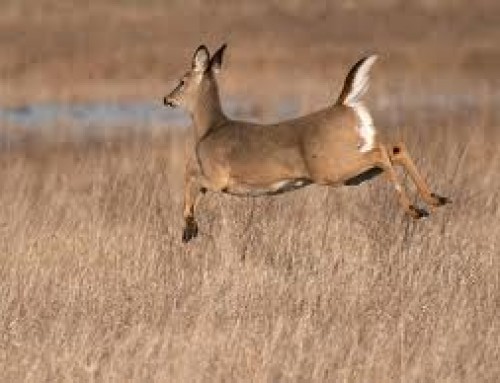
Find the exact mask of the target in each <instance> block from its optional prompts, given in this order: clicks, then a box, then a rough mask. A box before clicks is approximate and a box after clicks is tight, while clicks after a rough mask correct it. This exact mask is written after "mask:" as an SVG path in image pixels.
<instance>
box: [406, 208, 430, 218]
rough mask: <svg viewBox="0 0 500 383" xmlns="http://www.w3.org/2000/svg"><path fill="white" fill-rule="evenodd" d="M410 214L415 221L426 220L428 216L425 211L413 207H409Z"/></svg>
mask: <svg viewBox="0 0 500 383" xmlns="http://www.w3.org/2000/svg"><path fill="white" fill-rule="evenodd" d="M410 214H411V216H412V217H413V218H415V219H421V218H426V217H428V216H429V212H428V211H427V210H425V209H421V208H419V207H416V206H413V205H411V206H410Z"/></svg>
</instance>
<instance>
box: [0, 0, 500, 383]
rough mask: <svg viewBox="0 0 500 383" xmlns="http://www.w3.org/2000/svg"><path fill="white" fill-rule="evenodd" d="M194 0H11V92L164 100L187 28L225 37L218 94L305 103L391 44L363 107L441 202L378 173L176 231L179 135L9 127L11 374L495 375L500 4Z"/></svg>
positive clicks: (323, 98)
mask: <svg viewBox="0 0 500 383" xmlns="http://www.w3.org/2000/svg"><path fill="white" fill-rule="evenodd" d="M198 3H199V2H197V1H194V0H193V1H186V2H176V1H173V2H171V3H168V4H167V3H166V2H161V1H156V0H148V1H145V2H139V1H136V0H122V1H118V0H106V1H102V2H100V3H99V4H95V7H94V6H92V7H91V6H90V5H89V2H83V1H81V2H79V1H76V0H73V1H70V2H56V1H55V0H43V1H40V2H39V3H37V4H41V5H40V6H38V7H33V4H34V2H33V1H30V0H19V1H18V0H16V1H13V0H1V1H0V4H1V5H2V7H3V10H4V12H2V13H1V14H0V20H1V22H0V52H1V54H0V71H1V73H2V78H1V80H0V84H1V85H2V86H1V88H2V89H1V90H0V101H1V104H2V105H25V104H29V103H31V102H42V101H50V100H58V101H64V102H71V101H75V100H109V99H112V100H116V99H120V100H121V99H144V98H148V97H149V98H154V99H159V98H160V97H161V96H162V95H163V93H165V92H166V91H168V82H169V81H170V80H172V79H175V78H177V76H178V74H179V73H180V71H182V69H183V68H184V67H185V65H186V63H187V62H188V60H189V58H190V54H191V51H192V49H193V47H194V46H196V45H197V44H198V43H199V40H200V36H203V37H205V36H206V37H207V40H208V42H209V43H210V44H212V45H215V44H218V43H219V41H220V40H222V39H223V38H224V37H226V36H229V38H230V40H231V41H230V42H231V44H232V45H230V49H231V48H232V46H233V45H234V51H231V50H229V51H228V53H229V56H228V60H227V68H228V69H227V74H224V75H223V78H222V83H223V87H222V88H223V91H224V92H225V93H230V94H240V95H243V96H244V97H247V96H248V97H249V98H250V97H255V98H253V101H252V102H254V103H256V104H257V105H265V104H266V103H267V102H270V100H272V98H273V97H278V96H281V95H283V94H285V93H286V92H289V93H291V94H295V95H296V96H297V100H298V102H299V103H300V110H302V111H304V112H305V111H310V110H312V109H315V108H317V107H319V106H322V105H324V104H326V103H327V102H328V100H330V97H331V95H332V94H335V93H336V92H337V90H338V89H339V87H340V81H341V79H342V78H343V75H344V73H345V71H346V69H347V68H346V67H347V65H348V63H350V62H351V61H352V60H353V59H356V58H357V57H358V55H359V54H361V53H363V52H365V51H366V50H367V49H371V48H373V47H375V48H376V49H379V50H381V49H384V50H385V48H386V50H387V52H388V55H387V56H386V57H385V58H384V59H382V60H381V62H380V67H379V68H378V69H376V71H375V72H374V73H375V74H374V82H373V85H372V88H371V90H370V95H369V97H368V98H367V100H368V104H369V105H370V106H371V107H372V108H373V110H374V115H375V119H376V121H377V122H378V125H379V126H380V128H381V129H382V132H383V133H384V134H391V136H393V137H395V139H400V138H403V139H405V140H406V141H407V143H408V147H409V149H410V152H411V153H412V154H413V156H414V158H415V160H416V162H417V165H418V166H419V167H420V168H421V170H422V172H423V173H424V175H425V176H426V178H427V179H428V180H429V182H430V184H431V185H432V186H433V188H434V189H435V190H436V191H437V192H439V193H442V194H443V195H446V196H449V197H450V198H451V199H452V201H453V203H452V204H451V205H447V206H445V207H442V208H439V209H437V210H436V211H435V212H434V213H433V214H431V216H430V217H429V218H428V219H426V220H422V221H418V222H415V221H412V220H411V219H409V218H408V217H406V216H405V215H404V214H403V212H402V210H401V208H400V207H399V205H398V203H397V201H396V198H395V196H394V193H393V190H392V189H391V187H390V186H389V185H388V184H387V183H386V182H385V181H384V179H383V178H382V177H380V178H379V179H375V180H373V181H372V182H370V183H368V184H363V185H362V186H360V187H356V188H355V187H343V188H337V189H331V188H325V187H316V186H311V187H308V188H305V189H301V190H298V191H295V192H292V193H288V194H284V195H280V196H275V197H268V198H254V199H252V198H237V197H231V196H227V195H215V194H207V195H206V196H205V197H204V199H203V200H202V203H201V204H200V211H199V223H200V229H201V234H200V236H199V238H197V239H196V240H194V241H193V242H192V243H190V244H189V245H183V244H182V242H181V231H182V226H183V221H182V179H183V162H184V148H185V146H186V140H187V137H186V136H187V134H186V132H185V131H184V130H179V129H172V130H170V131H169V130H162V131H149V130H145V131H144V132H142V133H140V132H135V133H134V134H128V135H127V134H121V135H120V136H119V137H118V136H117V137H114V138H113V137H107V138H106V139H102V140H94V139H93V140H85V139H74V137H72V136H70V135H69V134H68V133H67V132H66V130H65V126H63V125H62V126H55V127H52V128H53V129H52V130H50V131H51V132H57V133H53V134H52V133H51V134H49V133H47V132H29V133H27V132H24V131H23V130H22V129H20V128H19V127H15V126H9V125H8V124H5V123H3V122H2V121H0V123H1V126H0V381H1V382H404V383H410V382H449V383H455V382H467V383H469V382H473V383H476V382H481V383H483V382H488V383H495V382H498V381H500V320H499V313H500V176H499V175H500V116H499V112H498V111H499V99H498V93H497V88H496V87H497V85H498V80H497V78H496V77H497V76H496V73H498V66H499V64H500V53H499V52H500V51H499V50H498V48H496V46H495V44H494V42H495V39H496V38H497V37H500V32H499V30H498V24H495V22H496V18H497V15H498V14H499V13H498V11H497V10H498V9H500V8H498V6H496V5H495V4H494V2H489V1H484V0H483V1H482V2H478V4H479V5H476V6H474V7H469V6H468V4H469V3H468V2H461V1H444V2H440V3H438V2H433V1H430V0H429V1H423V0H422V1H420V2H417V1H415V2H411V6H408V7H406V6H404V5H403V4H401V3H400V2H398V1H397V0H384V1H381V2H378V3H374V2H373V3H372V2H368V1H365V2H359V3H358V2H343V3H342V4H344V3H345V7H340V6H339V7H332V8H330V7H329V6H325V7H326V8H325V9H326V10H325V9H323V8H322V7H321V6H311V7H307V6H305V5H304V4H305V3H304V2H302V1H299V0H295V1H288V2H277V1H276V2H275V1H270V2H266V3H264V2H256V3H255V4H256V5H245V6H243V5H242V6H240V7H238V6H234V7H232V8H231V7H229V5H228V4H229V3H228V2H221V3H220V4H224V7H223V6H221V5H217V6H216V5H215V2H214V4H212V3H210V4H212V6H206V7H204V8H202V10H201V11H199V12H198V11H197V12H194V15H195V19H197V21H195V22H194V27H191V26H186V25H185V24H183V23H182V22H181V21H182V17H187V16H190V15H191V16H192V15H193V10H197V9H198V8H196V4H198ZM217 4H219V3H217ZM266 4H269V5H266ZM356 4H358V5H359V4H361V5H360V6H356ZM439 4H441V5H439ZM443 4H444V5H443ZM42 5H43V6H42ZM170 7H171V8H170ZM465 9H467V13H464V10H465ZM110 10H111V11H112V12H111V11H110ZM222 10H224V12H223V11H222ZM160 11H161V12H164V13H161V12H160ZM219 11H220V12H219ZM495 11H496V13H495ZM190 12H191V13H190ZM322 12H323V13H325V14H326V15H327V16H328V17H331V18H332V20H333V21H332V22H331V23H330V22H327V21H325V17H320V15H321V14H322ZM412 12H413V13H412ZM347 14H350V15H351V16H352V17H354V18H355V20H356V22H355V27H352V25H350V23H349V22H347V21H346V19H345V17H346V15H347ZM109 15H114V16H112V17H111V16H110V17H109V18H108V17H107V16H109ZM228 15H229V16H231V18H228ZM370 15H375V16H373V19H372V18H371V17H372V16H370ZM390 15H393V16H394V15H399V16H400V17H401V19H400V20H399V21H398V20H396V21H395V18H394V17H390ZM163 16H165V20H166V21H165V20H163V19H162V17H163ZM208 16H210V17H211V18H212V19H211V20H212V22H210V23H208V22H204V21H203V20H204V17H208ZM238 20H240V22H239V23H238ZM370 20H372V21H373V23H372V24H371V25H372V26H373V29H372V31H371V32H370V31H367V30H366V28H364V26H363V25H365V24H363V23H362V22H363V21H370ZM258 21H259V22H261V23H263V24H262V25H265V26H267V27H268V28H261V27H260V24H259V23H258ZM292 25H299V27H297V28H298V29H293V32H291V31H292V28H291V26H292ZM312 25H313V26H314V28H312V27H311V26H312ZM429 25H434V28H431V29H428V28H427V26H429ZM495 25H496V29H495ZM349 27H351V28H349ZM424 31H425V33H423V32H424ZM399 32H401V33H403V32H404V34H399ZM287 35H288V36H287ZM120 36H121V37H120ZM161 38H164V39H165V40H166V44H163V43H162V41H161ZM330 38H331V39H332V41H333V42H334V43H333V44H329V43H328V40H329V39H330ZM311 41H313V42H314V44H309V43H310V42H311ZM252 42H254V43H255V44H256V45H257V47H255V50H254V51H252V52H250V51H249V47H250V45H251V43H252ZM259 44H260V45H259ZM308 44H309V45H308ZM294 45H296V46H297V52H294V51H292V52H291V51H290V50H291V49H292V48H293V47H294ZM231 52H232V53H231ZM297 58H298V59H297ZM330 63H331V66H330ZM377 65H378V64H377ZM377 70H378V72H377ZM224 76H225V77H224ZM255 79H259V80H260V81H256V80H255ZM290 79H294V80H295V81H294V82H293V83H292V81H290ZM262 84H266V85H265V86H263V85H262ZM256 85H257V86H256ZM271 90H272V92H271ZM430 92H434V93H436V94H438V96H439V97H434V98H432V97H429V98H428V99H427V98H426V97H425V95H426V94H427V93H430ZM457 92H465V93H466V95H467V96H468V97H469V98H470V100H472V101H470V100H469V101H467V102H463V100H462V99H461V98H460V97H456V96H457V95H459V96H460V95H462V94H461V93H457ZM271 93H272V94H271ZM422 95H424V97H422ZM255 100H257V101H255ZM415 100H417V101H418V102H417V101H415ZM419 100H420V101H419ZM422 100H424V101H425V102H422ZM461 100H462V101H461ZM18 135H21V136H25V139H23V140H21V141H20V142H23V143H24V144H21V145H16V146H12V147H11V146H9V145H8V142H9V137H13V136H18ZM2 140H3V141H2ZM401 176H402V177H403V175H402V174H401ZM406 181H408V180H406ZM406 184H407V186H408V188H409V190H410V191H412V192H413V194H414V192H415V190H414V189H412V187H411V184H409V183H408V182H406Z"/></svg>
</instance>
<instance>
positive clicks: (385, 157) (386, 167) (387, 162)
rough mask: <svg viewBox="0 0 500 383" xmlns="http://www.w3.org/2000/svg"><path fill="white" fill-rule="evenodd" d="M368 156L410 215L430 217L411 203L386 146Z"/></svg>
mask: <svg viewBox="0 0 500 383" xmlns="http://www.w3.org/2000/svg"><path fill="white" fill-rule="evenodd" d="M366 155H367V156H369V157H368V160H369V161H370V162H371V163H372V164H373V165H374V166H376V167H379V168H380V169H381V170H382V171H383V172H384V173H383V174H384V175H385V177H386V179H387V180H388V181H389V182H390V183H391V184H392V185H393V186H394V189H395V191H396V193H397V195H398V200H399V203H400V205H401V206H402V207H403V209H404V210H405V211H406V213H407V214H408V215H410V216H411V217H413V218H415V219H419V218H423V217H426V216H428V215H429V213H428V212H427V211H426V210H424V209H420V208H418V207H416V206H415V205H413V204H412V203H411V202H410V199H409V198H408V195H407V194H406V191H405V189H404V188H403V186H402V185H401V183H400V182H399V179H398V176H397V174H396V171H395V170H394V168H393V166H392V162H391V159H390V155H389V152H388V150H387V148H386V147H385V146H384V145H379V146H378V147H376V148H374V149H373V150H372V151H370V152H369V153H366Z"/></svg>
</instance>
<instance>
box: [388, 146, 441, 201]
mask: <svg viewBox="0 0 500 383" xmlns="http://www.w3.org/2000/svg"><path fill="white" fill-rule="evenodd" d="M389 156H390V159H391V162H392V163H393V164H394V165H399V166H402V167H403V168H404V169H405V170H406V172H407V173H408V174H409V175H410V177H411V179H412V180H413V183H414V184H415V186H416V187H417V190H418V193H419V195H420V196H421V197H422V199H423V200H424V201H425V203H427V204H428V205H430V206H442V205H445V204H447V203H449V202H450V200H449V199H448V198H446V197H442V196H440V195H438V194H436V193H433V192H431V190H430V188H429V186H428V184H427V183H426V182H425V180H424V178H423V177H422V175H421V174H420V172H419V171H418V169H417V167H416V166H415V163H414V162H413V160H412V159H411V157H410V154H409V152H408V150H407V148H406V145H405V144H404V143H399V144H397V145H393V146H392V147H391V150H390V151H389Z"/></svg>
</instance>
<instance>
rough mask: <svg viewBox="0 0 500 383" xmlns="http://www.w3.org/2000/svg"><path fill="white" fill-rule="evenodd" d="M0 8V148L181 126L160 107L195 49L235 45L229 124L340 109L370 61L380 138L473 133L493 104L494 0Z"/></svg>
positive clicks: (20, 2) (72, 3)
mask: <svg viewBox="0 0 500 383" xmlns="http://www.w3.org/2000/svg"><path fill="white" fill-rule="evenodd" d="M0 7H1V15H0V73H1V78H0V122H1V125H2V128H1V129H2V131H3V133H2V142H3V145H4V146H5V141H6V140H10V144H13V143H14V140H15V139H16V138H15V137H14V136H13V135H12V134H11V135H10V137H6V134H5V130H6V129H7V128H6V127H9V129H10V131H13V130H14V131H16V132H17V133H16V134H17V135H19V134H20V133H19V129H26V128H28V131H31V133H32V130H33V128H40V127H41V126H44V127H45V128H46V129H45V130H47V127H51V128H52V129H53V128H54V125H61V124H64V125H66V127H65V128H64V129H61V130H62V131H63V132H62V133H64V132H66V131H67V130H68V129H69V127H72V128H75V127H76V128H78V135H79V136H80V135H83V136H86V135H89V134H92V135H96V134H97V135H99V134H102V133H103V131H106V132H107V133H109V132H110V130H112V127H121V128H123V127H128V128H132V127H134V129H142V128H152V127H155V128H157V129H158V128H160V129H163V128H165V127H166V126H187V125H188V124H189V121H188V119H187V116H186V115H185V114H183V113H182V112H181V111H171V110H166V109H164V108H163V107H162V106H161V103H160V101H161V98H162V96H163V95H164V94H166V93H167V92H169V91H170V89H171V88H172V87H173V86H174V85H175V84H176V81H177V79H178V78H179V76H180V75H181V74H182V73H183V72H184V71H185V70H186V69H187V68H188V66H189V65H190V61H191V57H192V53H193V51H194V49H195V48H196V47H197V46H198V45H199V44H201V43H205V44H207V45H208V46H209V47H210V48H211V50H212V51H214V50H215V49H217V47H218V46H220V44H222V43H223V42H226V43H228V45H229V49H228V50H227V52H226V57H225V63H224V71H223V73H222V75H221V76H220V81H221V89H222V94H223V99H224V103H225V105H226V110H227V112H228V113H229V114H230V115H232V116H233V117H241V118H255V119H257V120H263V121H270V120H273V119H277V118H285V117H291V116H294V115H297V114H300V113H302V112H306V111H310V110H313V109H318V108H319V107H322V106H324V105H326V104H328V103H329V102H331V101H332V100H334V99H335V98H336V96H337V94H338V93H339V90H340V87H341V85H342V82H343V79H344V76H345V74H346V73H347V71H348V69H349V67H350V65H352V64H353V63H354V62H355V61H356V60H358V59H359V58H360V57H361V56H362V55H364V54H367V53H372V52H376V53H378V54H379V55H380V61H379V62H378V63H377V67H376V70H375V71H374V74H373V77H372V79H373V81H372V92H370V94H371V96H370V97H372V100H373V102H372V103H371V107H372V108H374V109H375V112H377V111H380V114H382V117H381V118H386V120H387V121H386V120H383V121H381V123H382V125H383V124H385V123H386V122H388V123H389V124H392V125H400V124H405V120H404V118H403V116H401V118H398V117H396V116H395V114H398V115H399V113H396V112H395V111H401V110H402V109H403V108H409V109H411V110H413V111H414V112H416V109H418V110H425V111H426V112H429V111H432V113H431V114H432V116H433V118H434V120H435V121H434V122H438V123H441V122H443V121H447V122H449V119H450V118H451V117H450V113H449V112H450V110H449V108H450V107H452V108H453V109H454V110H455V111H457V112H458V113H456V114H455V119H456V120H457V121H459V122H460V123H461V124H468V123H470V121H471V119H470V114H471V113H484V109H485V105H486V104H489V103H495V104H496V103H498V101H499V94H498V82H499V80H498V76H497V74H498V64H499V63H500V45H499V44H498V41H499V39H500V28H499V27H498V25H500V4H499V3H498V2H497V1H494V0H478V1H474V2H473V3H471V2H469V1H465V0H442V1H437V0H411V1H403V0H379V1H370V0H342V1H330V2H328V1H315V2H313V3H311V2H309V1H305V0H287V1H274V0H272V1H252V2H243V3H241V2H233V1H225V0H222V1H199V0H186V1H165V0H147V1H139V0H103V1H78V0H69V1H64V2H61V1H56V0H40V1H32V0H0ZM490 109H491V108H490ZM493 109H494V110H498V108H493ZM492 113H493V114H494V115H493V116H491V115H488V118H497V117H498V114H497V112H492ZM428 114H429V113H427V115H428ZM391 116H392V117H391ZM379 118H380V117H379ZM424 122H429V121H424ZM62 133H61V132H59V133H58V134H59V135H60V134H62ZM73 133H74V132H73Z"/></svg>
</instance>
